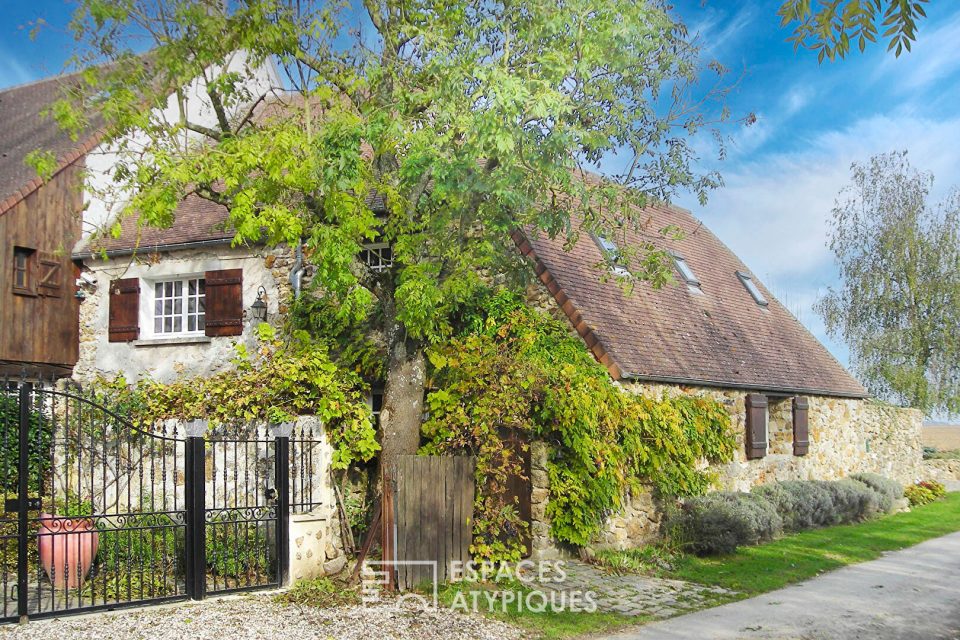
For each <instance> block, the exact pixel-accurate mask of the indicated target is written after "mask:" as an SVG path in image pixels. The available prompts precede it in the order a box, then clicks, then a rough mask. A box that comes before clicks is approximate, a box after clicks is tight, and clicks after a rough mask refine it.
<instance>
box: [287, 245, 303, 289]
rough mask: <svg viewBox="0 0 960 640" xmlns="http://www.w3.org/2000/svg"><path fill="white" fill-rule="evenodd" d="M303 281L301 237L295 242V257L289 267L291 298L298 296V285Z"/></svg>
mask: <svg viewBox="0 0 960 640" xmlns="http://www.w3.org/2000/svg"><path fill="white" fill-rule="evenodd" d="M302 282H303V239H302V238H301V240H300V242H298V243H297V252H296V259H295V260H294V261H293V267H291V269H290V286H291V287H293V298H294V300H296V299H297V298H299V297H300V287H301V283H302Z"/></svg>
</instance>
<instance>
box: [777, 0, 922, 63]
mask: <svg viewBox="0 0 960 640" xmlns="http://www.w3.org/2000/svg"><path fill="white" fill-rule="evenodd" d="M927 2H929V0H910V1H909V2H908V1H903V0H870V1H868V2H862V1H861V0H835V1H832V2H819V3H816V8H814V3H813V2H811V0H784V2H783V4H781V5H780V10H779V11H778V12H777V14H778V15H779V16H780V18H781V22H780V26H781V27H785V26H787V25H794V31H793V34H792V35H791V36H790V37H789V38H787V40H788V41H789V42H792V43H793V46H794V49H798V48H800V47H804V48H806V49H813V50H814V51H818V52H819V53H818V54H817V59H818V60H819V61H820V62H823V60H824V58H826V59H828V60H830V61H831V62H832V61H833V60H835V59H836V58H837V57H839V58H841V59H843V58H844V57H845V56H846V55H847V53H849V52H850V46H851V44H853V43H856V46H857V48H858V49H860V52H861V53H863V51H864V50H865V49H866V48H867V43H868V42H869V43H875V42H876V41H877V37H878V30H879V29H883V33H881V34H879V37H881V38H887V39H889V44H888V45H887V51H890V50H893V51H894V55H895V56H897V57H899V56H900V54H901V53H903V51H904V49H906V50H907V51H910V46H911V43H913V42H914V41H916V39H917V22H918V20H919V19H921V18H926V16H927V14H926V11H925V10H924V8H923V5H924V4H926V3H927Z"/></svg>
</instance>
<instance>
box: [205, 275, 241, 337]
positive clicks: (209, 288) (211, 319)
mask: <svg viewBox="0 0 960 640" xmlns="http://www.w3.org/2000/svg"><path fill="white" fill-rule="evenodd" d="M204 278H205V279H206V281H207V284H206V334H207V335H208V336H239V335H240V334H241V333H243V269H224V270H222V271H207V272H206V274H205V275H204Z"/></svg>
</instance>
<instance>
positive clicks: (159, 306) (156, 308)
mask: <svg viewBox="0 0 960 640" xmlns="http://www.w3.org/2000/svg"><path fill="white" fill-rule="evenodd" d="M153 314H154V315H156V316H159V315H162V314H163V300H160V299H159V298H158V299H157V301H156V302H154V303H153Z"/></svg>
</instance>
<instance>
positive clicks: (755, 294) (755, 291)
mask: <svg viewBox="0 0 960 640" xmlns="http://www.w3.org/2000/svg"><path fill="white" fill-rule="evenodd" d="M737 277H738V278H740V282H742V283H743V286H744V288H745V289H746V290H747V292H748V293H749V294H750V297H751V298H753V300H754V302H756V303H757V304H758V305H760V306H761V307H766V306H767V304H769V303H768V302H767V299H766V298H764V297H763V294H762V293H761V292H760V288H759V287H757V284H756V283H755V282H754V281H753V276H751V275H750V274H749V273H744V272H743V271H737Z"/></svg>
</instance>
